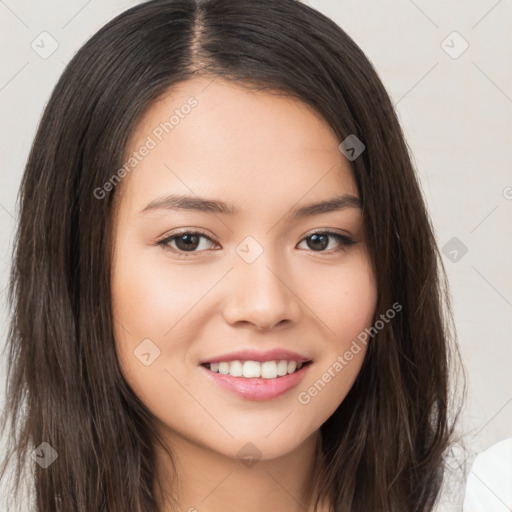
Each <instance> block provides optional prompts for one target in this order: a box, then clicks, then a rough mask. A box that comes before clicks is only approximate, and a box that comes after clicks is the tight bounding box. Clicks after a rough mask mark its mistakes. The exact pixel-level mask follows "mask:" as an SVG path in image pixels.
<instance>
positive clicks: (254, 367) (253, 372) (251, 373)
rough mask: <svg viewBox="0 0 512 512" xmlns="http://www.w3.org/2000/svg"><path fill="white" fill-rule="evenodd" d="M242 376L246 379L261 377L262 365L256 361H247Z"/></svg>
mask: <svg viewBox="0 0 512 512" xmlns="http://www.w3.org/2000/svg"><path fill="white" fill-rule="evenodd" d="M242 375H243V376H244V377H245V378H246V379H251V378H253V377H261V364H260V363H258V362H256V361H245V362H244V367H243V370H242Z"/></svg>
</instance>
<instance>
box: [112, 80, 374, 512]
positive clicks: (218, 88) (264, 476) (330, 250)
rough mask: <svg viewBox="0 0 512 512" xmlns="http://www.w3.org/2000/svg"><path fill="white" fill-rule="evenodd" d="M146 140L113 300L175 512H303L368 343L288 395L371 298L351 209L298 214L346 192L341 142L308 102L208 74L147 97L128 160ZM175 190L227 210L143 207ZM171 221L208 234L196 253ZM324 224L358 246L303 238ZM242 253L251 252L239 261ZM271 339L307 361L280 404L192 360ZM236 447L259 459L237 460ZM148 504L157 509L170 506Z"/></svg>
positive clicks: (133, 178) (365, 321)
mask: <svg viewBox="0 0 512 512" xmlns="http://www.w3.org/2000/svg"><path fill="white" fill-rule="evenodd" d="M191 96H193V97H194V98H195V99H196V100H197V106H195V107H194V108H193V109H191V110H190V113H189V114H188V115H186V116H183V117H182V118H180V119H179V123H178V124H176V126H174V128H173V129H172V131H170V132H169V133H164V135H163V137H162V140H161V141H158V139H157V138H156V137H155V136H154V130H155V128H156V127H158V126H159V125H160V123H162V122H163V121H165V120H168V119H169V117H170V115H171V114H172V113H173V111H174V110H175V109H176V108H180V106H182V105H184V104H186V103H187V100H188V99H189V98H190V97H191ZM152 134H153V135H152ZM148 136H152V138H153V139H155V141H157V142H158V143H157V144H156V146H155V147H154V148H152V149H151V150H150V151H149V153H148V154H147V155H146V156H145V157H144V158H143V159H141V161H140V162H138V163H137V165H136V168H134V170H133V171H131V173H130V174H128V175H127V176H126V177H124V178H123V180H122V182H121V183H120V184H119V185H117V190H116V195H117V198H116V199H117V205H116V206H117V208H116V210H117V212H116V222H115V226H114V242H115V245H114V251H113V272H112V294H113V312H114V319H115V338H116V345H117V351H118V355H119V361H120V364H121V368H122V371H123V374H124V376H125V378H126V380H127V382H128V384H129V385H130V387H131V388H132V389H133V391H134V392H135V394H136V395H137V396H138V397H139V398H140V400H141V401H142V402H143V403H144V404H145V405H146V407H147V408H148V409H149V410H150V411H151V412H152V414H153V415H154V416H155V417H156V421H155V426H154V427H155V429H156V430H157V431H158V433H159V434H160V435H161V436H162V438H163V439H164V440H165V443H166V445H167V446H168V447H169V448H170V450H171V453H172V454H173V458H174V461H175V463H176V467H177V473H178V480H177V481H176V480H175V479H174V477H173V472H172V470H171V465H170V462H169V461H168V459H167V458H166V457H165V456H164V452H163V450H161V449H157V457H158V461H157V462H158V467H159V477H160V479H161V481H162V483H163V485H164V487H165V486H166V485H167V491H168V492H172V493H173V494H174V495H175V496H176V498H177V500H178V503H179V506H180V509H181V510H184V511H190V512H192V511H194V510H197V511H198V512H202V511H208V512H217V511H219V512H220V511H222V512H226V511H240V510H244V511H245V512H256V511H261V510H287V511H290V512H295V511H297V512H298V511H305V510H306V511H309V510H312V502H311V489H310V485H311V482H312V476H313V475H312V468H313V461H314V457H315V453H316V442H317V440H318V438H319V429H320V427H321V425H322V424H323V423H324V422H325V421H326V420H327V419H328V418H329V417H330V416H331V414H332V413H333V412H334V411H335V410H336V408H337V407H338V406H339V404H340V403H341V402H342V401H343V399H344V397H345V396H346V395H347V393H348V391H349V390H350V388H351V386H352V385H353V383H354V380H355V378H356V377H357V374H358V373H359V371H360V368H361V365H362V363H363V359H364V354H365V352H366V348H365V347H364V346H363V347H362V350H361V351H360V352H359V353H357V354H356V355H354V357H353V359H351V361H350V362H349V363H348V364H347V365H346V367H344V368H343V371H341V372H339V374H337V375H336V377H333V378H332V379H331V380H330V382H328V383H327V384H326V385H325V387H324V388H323V389H322V390H321V391H320V392H318V393H317V394H316V395H315V396H311V399H310V401H309V402H308V403H307V404H304V403H301V402H300V401H299V399H298V397H299V394H300V393H301V392H302V393H304V392H305V391H307V390H308V389H309V388H310V387H311V386H313V384H314V383H315V382H317V381H318V380H319V379H321V378H322V375H323V374H324V373H325V372H326V371H327V370H328V368H329V367H332V366H333V363H334V362H335V361H336V360H337V357H338V356H339V355H340V354H344V353H345V352H346V350H347V349H348V348H349V346H350V344H351V342H352V341H353V340H355V339H356V337H357V335H358V334H359V333H360V332H361V331H363V330H364V328H365V327H369V326H371V323H372V319H373V314H374V311H375V306H376V299H377V290H376V286H375V279H374V276H373V273H372V269H371V264H370V259H369V255H368V252H367V248H366V244H365V239H364V230H363V219H362V216H361V210H360V208H357V207H354V206H350V205H349V206H347V207H345V208H342V209H338V210H335V211H330V212H327V213H325V212H324V213H319V212H316V213H315V214H312V215H307V216H301V217H294V216H293V212H294V211H295V210H296V209H297V208H300V207H302V206H305V205H309V204H311V203H316V202H320V201H327V200H330V199H332V198H333V197H337V196H340V195H343V194H346V195H351V196H354V197H355V198H357V197H358V191H357V186H356V183H355V181H354V178H353V176H352V173H351V170H350V166H349V162H348V161H347V160H346V159H345V157H344V156H343V154H342V153H341V152H340V151H339V150H338V144H339V143H340V141H339V140H337V138H336V136H335V135H334V133H333V132H332V130H331V129H330V127H329V125H328V124H327V123H326V122H325V121H324V120H323V118H321V117H320V116H319V115H318V114H317V113H315V112H314V111H313V110H312V109H311V108H309V107H308V106H306V105H305V104H304V103H302V102H300V101H298V100H296V99H292V98H289V97H283V96H281V97H279V96H275V95H271V94H270V93H269V92H265V91H259V92H255V91H250V90H248V89H245V88H242V87H239V86H236V85H234V84H230V83H228V82H226V81H223V80H222V79H220V78H218V79H216V80H215V81H213V82H212V81H211V79H208V80H207V79H206V78H195V79H193V80H190V81H187V82H185V83H182V84H179V85H178V86H176V87H174V88H173V89H172V91H170V92H168V93H167V94H166V95H165V96H163V97H162V98H161V99H159V101H158V102H156V103H154V104H153V105H152V106H151V107H150V108H149V110H148V111H147V112H146V113H145V115H144V116H143V118H142V119H141V121H140V123H139V124H138V126H137V128H136V130H135V131H134V133H133V135H132V138H131V140H130V142H129V147H128V150H127V155H130V154H131V153H132V152H133V151H136V150H137V149H138V148H140V147H141V146H142V145H143V144H144V142H145V141H147V137H148ZM169 194H183V195H190V196H193V197H194V198H196V199H197V198H198V197H201V198H208V199H212V200H220V201H223V202H226V203H229V204H232V205H233V206H234V207H235V208H236V209H237V210H238V211H237V213H236V214H228V213H220V212H215V213H212V212H205V211H199V210H179V211H178V210H176V209H170V208H164V207H155V208H150V209H147V210H145V211H143V210H144V209H145V207H146V206H147V205H148V204H149V203H151V202H152V201H154V200H156V199H160V198H162V197H165V196H168V195H169ZM180 228H185V230H186V231H188V232H192V233H193V232H197V231H201V235H203V234H204V235H206V237H208V238H206V237H203V236H199V237H198V238H197V239H196V240H197V241H196V243H195V245H194V243H193V242H194V240H191V239H190V238H188V239H187V238H186V237H183V234H181V237H177V238H175V239H174V241H169V242H168V243H167V245H166V246H164V245H163V244H160V245H158V242H159V241H162V240H165V239H168V238H169V236H171V235H174V234H176V233H174V231H175V230H177V229H180ZM325 230H332V231H335V232H336V233H339V234H340V235H343V236H347V237H349V238H350V239H353V241H354V242H355V243H353V244H351V245H344V244H343V243H342V242H340V241H339V240H337V239H336V238H335V237H333V236H332V235H327V236H326V235H324V237H323V238H320V239H316V242H315V241H314V240H313V239H312V238H311V237H312V235H313V233H322V231H325ZM247 237H252V238H251V239H250V244H249V245H247V241H246V240H245V239H246V238H247ZM244 241H245V242H244ZM242 242H244V243H243V244H242V245H240V244H241V243H242ZM187 244H188V245H187ZM322 244H323V245H322ZM187 248H191V249H190V250H187ZM237 248H238V250H239V251H238V252H237ZM240 248H244V249H245V251H249V253H253V254H254V253H255V251H260V252H261V254H260V255H259V257H257V258H256V259H255V260H254V261H251V262H250V263H248V261H247V260H246V259H244V258H243V257H242V256H241V255H242V254H243V251H242V252H240ZM180 253H181V256H180ZM148 339H149V340H151V342H150V345H144V347H145V349H144V350H145V353H151V354H155V352H154V350H155V348H154V347H158V349H157V350H159V351H160V352H159V355H158V357H156V359H154V361H153V362H152V363H151V364H148V365H145V364H143V363H142V362H141V359H140V358H138V357H136V356H135V355H134V350H135V351H136V352H137V347H138V346H139V345H140V344H141V342H142V341H143V340H148ZM146 343H148V342H146ZM148 347H149V348H148ZM276 347H277V348H281V349H284V350H289V351H293V352H295V353H298V354H300V355H303V356H305V357H306V358H307V359H308V360H310V361H311V363H310V364H309V366H308V367H307V369H306V370H305V376H304V377H303V378H302V380H301V381H300V382H299V383H298V384H297V385H296V386H295V387H293V388H292V389H290V390H288V391H286V392H284V393H283V394H281V395H280V396H278V397H276V398H271V399H252V398H248V397H244V396H240V395H239V394H237V393H234V392H233V391H232V390H230V389H226V388H224V387H222V386H220V385H219V384H218V383H217V382H215V381H213V380H212V379H211V378H208V377H207V376H206V374H207V373H208V372H210V373H211V371H210V370H208V369H206V368H204V367H203V366H201V362H204V361H205V360H207V359H209V358H214V357H216V356H220V355H224V354H227V353H229V352H233V351H237V350H242V349H253V350H256V351H258V352H264V351H267V350H270V349H273V348H276ZM148 351H149V352H148ZM145 357H146V359H147V358H148V357H149V356H145ZM151 357H153V356H151ZM244 378H245V377H239V379H244ZM278 379H279V378H278ZM278 379H277V380H278ZM247 443H252V444H251V445H248V444H247ZM244 446H245V447H246V448H245V449H246V450H249V452H250V454H253V455H254V457H255V459H256V460H255V463H254V464H251V465H249V464H247V463H245V462H244V461H243V460H241V457H240V455H238V453H239V451H240V450H241V449H242V448H243V447H244ZM247 446H250V447H249V448H247ZM253 447H256V450H257V451H254V450H255V449H254V448H253ZM251 450H252V452H251ZM171 481H172V482H174V484H173V485H172V486H171ZM159 500H160V509H161V510H162V511H163V512H167V511H170V510H174V509H173V508H172V507H171V505H170V504H168V503H166V502H164V499H163V497H162V496H160V495H159Z"/></svg>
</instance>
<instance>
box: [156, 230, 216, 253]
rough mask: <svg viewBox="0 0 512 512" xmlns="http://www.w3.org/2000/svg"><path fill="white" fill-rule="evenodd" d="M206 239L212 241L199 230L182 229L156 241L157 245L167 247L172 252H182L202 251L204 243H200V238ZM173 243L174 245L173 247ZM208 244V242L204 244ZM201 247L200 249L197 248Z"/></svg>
mask: <svg viewBox="0 0 512 512" xmlns="http://www.w3.org/2000/svg"><path fill="white" fill-rule="evenodd" d="M202 239H204V240H207V241H208V242H211V243H213V240H212V239H211V238H210V237H208V236H206V235H204V234H203V233H200V232H194V231H183V232H181V233H178V234H176V235H172V236H169V237H167V238H165V239H164V240H161V241H160V242H158V245H161V246H163V247H164V249H168V250H170V251H174V252H178V253H180V252H182V253H194V252H203V250H205V248H204V247H202V246H204V244H201V240H202ZM173 245H174V247H173ZM206 245H207V246H208V243H207V244H206ZM199 247H201V250H197V249H198V248H199ZM206 249H208V247H206Z"/></svg>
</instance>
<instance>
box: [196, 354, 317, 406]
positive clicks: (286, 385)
mask: <svg viewBox="0 0 512 512" xmlns="http://www.w3.org/2000/svg"><path fill="white" fill-rule="evenodd" d="M310 366H311V363H308V364H306V365H304V366H303V367H302V368H301V369H300V370H298V371H296V372H294V373H291V374H289V375H285V376H284V377H276V378H275V379H262V378H254V379H246V378H244V377H233V376H232V375H224V374H222V373H216V372H212V371H211V370H208V368H205V367H204V366H200V368H201V369H202V370H203V371H204V372H206V376H207V377H208V378H209V379H212V380H213V381H214V382H216V383H217V384H219V386H222V387H223V388H225V389H229V390H230V391H232V392H233V393H235V394H237V395H239V396H241V397H243V398H247V399H248V400H271V399H272V398H277V397H279V396H281V395H284V394H285V393H287V392H288V391H290V390H291V389H293V388H294V387H295V386H297V384H299V382H300V381H301V380H302V379H303V378H304V377H305V376H306V373H307V372H308V369H309V367H310Z"/></svg>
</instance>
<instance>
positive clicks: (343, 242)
mask: <svg viewBox="0 0 512 512" xmlns="http://www.w3.org/2000/svg"><path fill="white" fill-rule="evenodd" d="M329 239H334V240H336V242H337V246H338V247H337V248H336V244H335V246H334V248H333V247H331V249H329V250H328V251H326V249H327V248H328V247H329V241H330V240H329ZM303 241H305V242H306V245H307V246H308V249H311V250H312V251H313V252H330V251H331V250H334V251H339V250H342V249H343V248H344V247H346V246H349V245H352V244H354V243H355V242H354V240H352V239H351V238H349V237H347V236H345V235H341V234H340V233H336V232H333V231H319V232H317V233H313V234H312V235H309V236H308V237H306V238H304V240H303Z"/></svg>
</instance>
